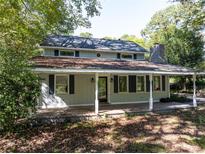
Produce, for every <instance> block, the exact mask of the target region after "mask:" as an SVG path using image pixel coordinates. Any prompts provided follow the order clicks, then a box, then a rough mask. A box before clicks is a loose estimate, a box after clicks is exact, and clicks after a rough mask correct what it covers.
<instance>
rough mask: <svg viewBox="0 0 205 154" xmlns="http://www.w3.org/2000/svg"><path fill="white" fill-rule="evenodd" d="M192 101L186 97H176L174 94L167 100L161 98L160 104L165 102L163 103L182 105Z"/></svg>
mask: <svg viewBox="0 0 205 154" xmlns="http://www.w3.org/2000/svg"><path fill="white" fill-rule="evenodd" d="M190 101H191V99H188V98H186V97H185V96H179V95H175V94H172V95H171V96H170V98H169V97H167V98H161V99H160V102H163V103H168V102H180V103H187V102H190Z"/></svg>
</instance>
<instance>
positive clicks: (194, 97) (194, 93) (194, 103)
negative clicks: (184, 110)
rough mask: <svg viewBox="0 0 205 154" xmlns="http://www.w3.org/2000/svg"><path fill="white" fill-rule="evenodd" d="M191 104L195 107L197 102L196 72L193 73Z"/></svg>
mask: <svg viewBox="0 0 205 154" xmlns="http://www.w3.org/2000/svg"><path fill="white" fill-rule="evenodd" d="M193 90H194V92H193V106H194V107H197V102H196V73H194V75H193Z"/></svg>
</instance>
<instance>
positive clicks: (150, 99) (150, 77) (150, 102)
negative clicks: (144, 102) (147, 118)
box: [149, 74, 153, 111]
mask: <svg viewBox="0 0 205 154" xmlns="http://www.w3.org/2000/svg"><path fill="white" fill-rule="evenodd" d="M149 86H150V92H149V94H150V95H149V110H150V111H152V110H153V96H152V89H153V88H152V74H150V75H149Z"/></svg>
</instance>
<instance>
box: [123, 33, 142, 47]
mask: <svg viewBox="0 0 205 154" xmlns="http://www.w3.org/2000/svg"><path fill="white" fill-rule="evenodd" d="M120 39H122V40H127V41H132V42H135V43H137V44H139V45H141V46H142V47H146V46H145V42H144V39H142V38H138V37H136V36H135V35H128V34H124V35H122V36H121V37H120Z"/></svg>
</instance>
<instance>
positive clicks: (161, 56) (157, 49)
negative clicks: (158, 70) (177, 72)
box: [150, 43, 167, 64]
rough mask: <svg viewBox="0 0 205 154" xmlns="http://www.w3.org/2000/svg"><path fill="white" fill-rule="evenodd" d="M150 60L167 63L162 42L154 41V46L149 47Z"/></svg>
mask: <svg viewBox="0 0 205 154" xmlns="http://www.w3.org/2000/svg"><path fill="white" fill-rule="evenodd" d="M150 61H151V62H154V63H161V64H164V63H167V59H166V57H165V47H164V45H163V44H159V43H155V44H154V46H153V47H152V48H150Z"/></svg>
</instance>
